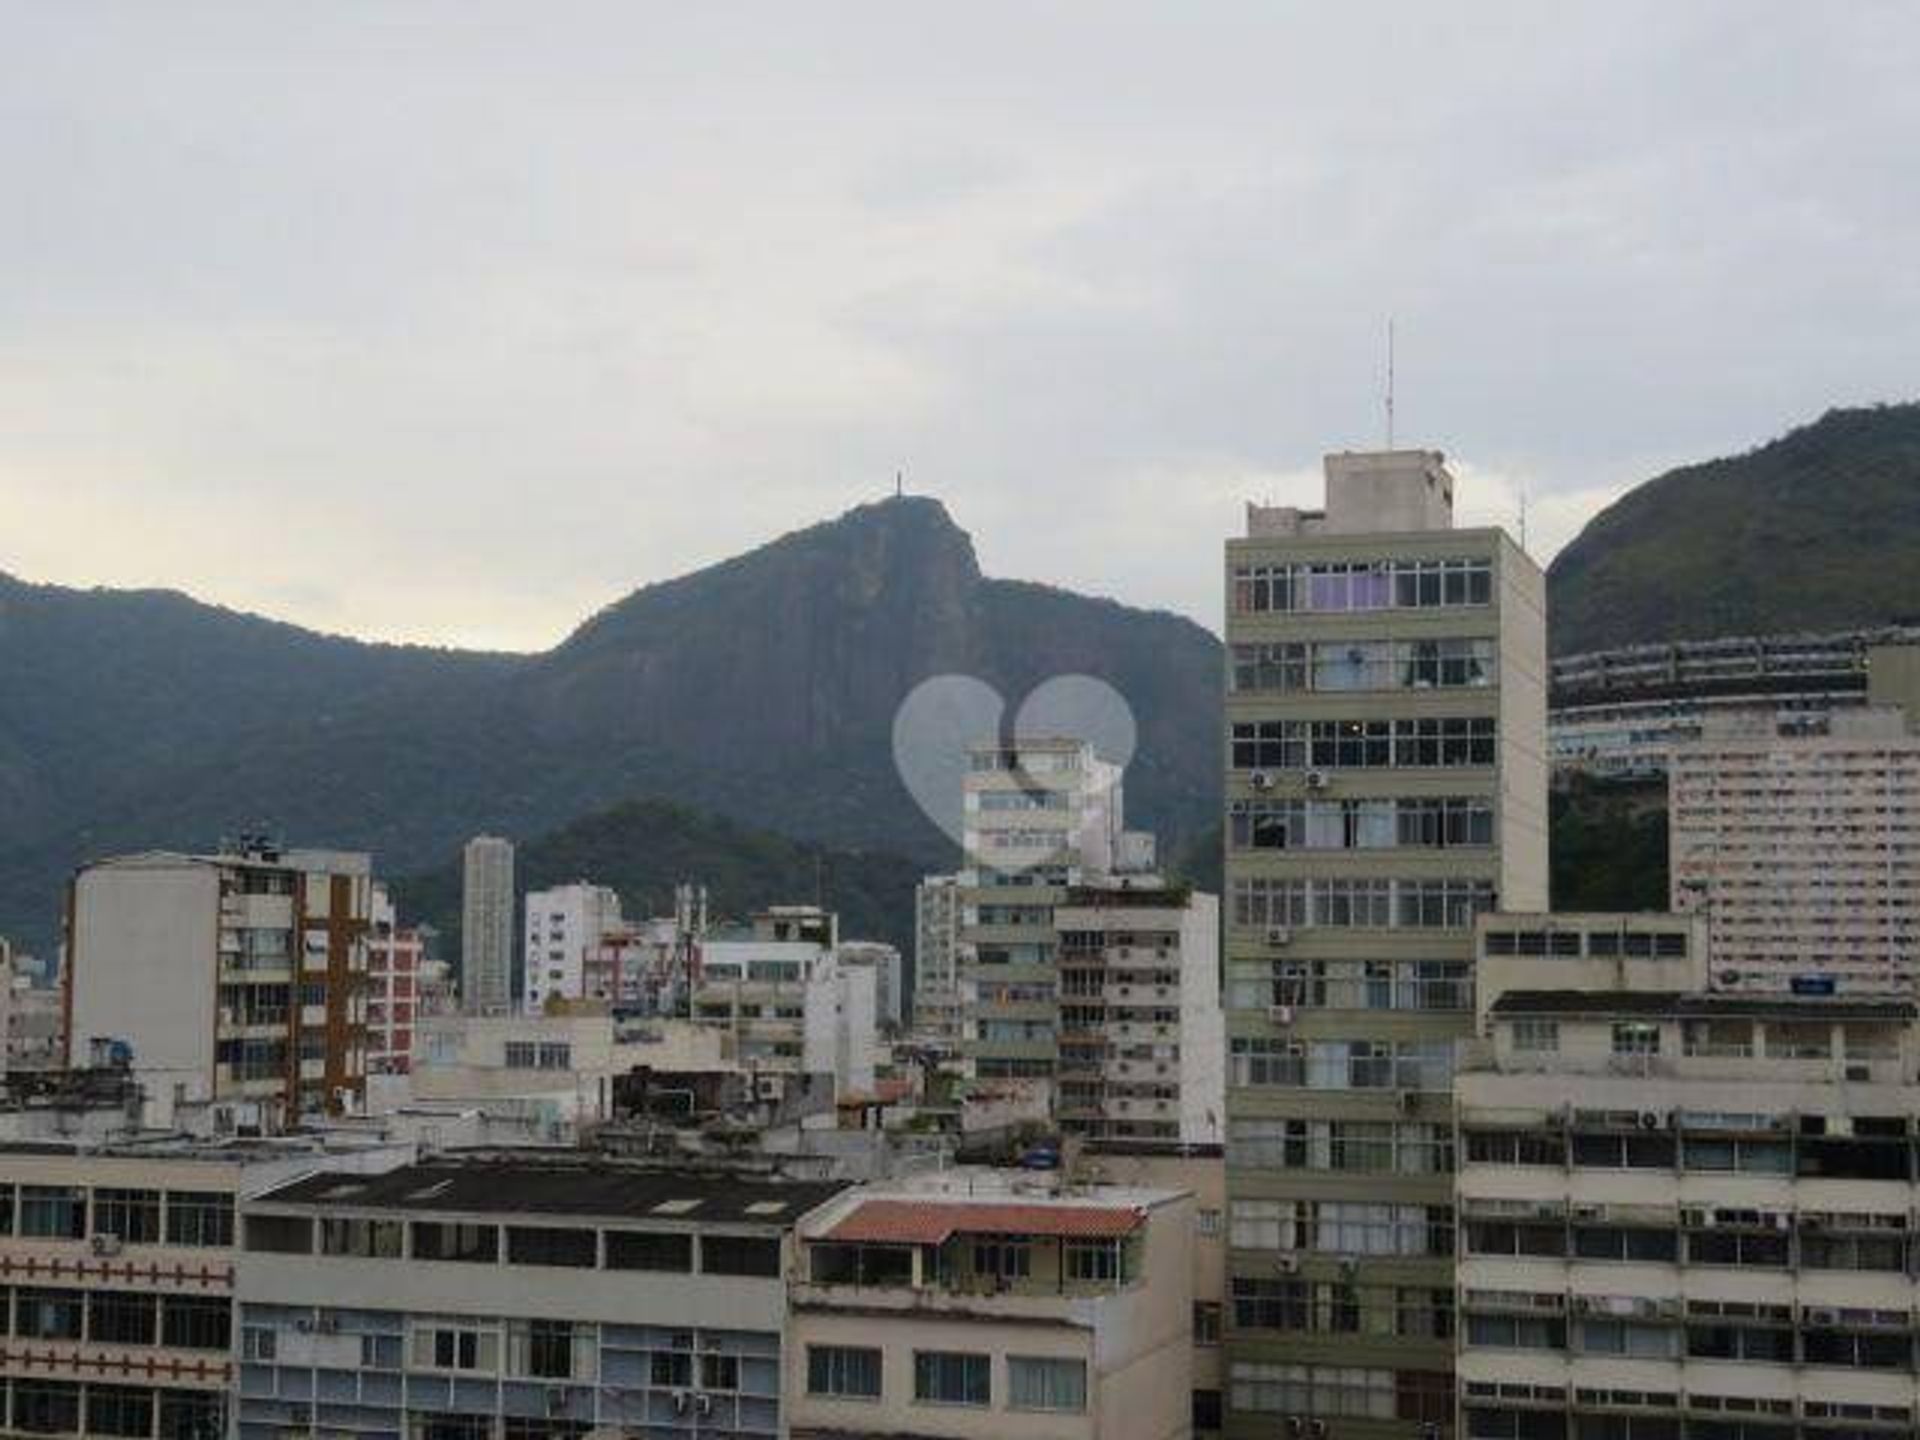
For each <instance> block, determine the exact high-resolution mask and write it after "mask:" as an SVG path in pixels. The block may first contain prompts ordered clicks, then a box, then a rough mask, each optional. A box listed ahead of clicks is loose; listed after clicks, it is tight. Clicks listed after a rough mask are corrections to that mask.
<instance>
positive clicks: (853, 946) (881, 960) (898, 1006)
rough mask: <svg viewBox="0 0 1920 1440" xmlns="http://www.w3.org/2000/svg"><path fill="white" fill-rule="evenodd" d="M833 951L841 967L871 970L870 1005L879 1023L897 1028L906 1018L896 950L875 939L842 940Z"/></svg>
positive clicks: (898, 955) (901, 979)
mask: <svg viewBox="0 0 1920 1440" xmlns="http://www.w3.org/2000/svg"><path fill="white" fill-rule="evenodd" d="M836 953H837V955H838V958H839V961H840V967H841V968H842V969H843V970H844V969H861V968H865V969H868V970H871V971H873V983H874V1006H875V1009H876V1012H877V1013H878V1015H879V1017H880V1023H881V1024H882V1025H884V1026H887V1027H889V1028H892V1029H898V1028H899V1027H900V1025H901V1024H902V1023H903V1021H904V1020H905V1018H906V1017H905V1014H904V1008H905V998H906V997H905V994H904V991H903V984H904V977H903V976H902V974H901V965H900V952H899V951H898V950H896V949H894V947H893V946H891V945H887V944H883V943H882V942H881V941H878V940H842V941H841V942H840V946H839V949H838V951H837V952H836Z"/></svg>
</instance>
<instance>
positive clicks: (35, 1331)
mask: <svg viewBox="0 0 1920 1440" xmlns="http://www.w3.org/2000/svg"><path fill="white" fill-rule="evenodd" d="M86 1318H87V1305H86V1292H85V1291H83V1290H16V1291H15V1292H14V1295H13V1333H14V1334H16V1335H18V1336H19V1337H20V1338H21V1339H23V1340H78V1339H80V1338H81V1336H82V1335H84V1334H85V1333H86Z"/></svg>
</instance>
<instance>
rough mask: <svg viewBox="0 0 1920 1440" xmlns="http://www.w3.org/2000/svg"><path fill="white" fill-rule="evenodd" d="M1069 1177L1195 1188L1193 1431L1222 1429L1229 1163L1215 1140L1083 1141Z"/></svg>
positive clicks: (1201, 1437) (1201, 1436)
mask: <svg viewBox="0 0 1920 1440" xmlns="http://www.w3.org/2000/svg"><path fill="white" fill-rule="evenodd" d="M1073 1173H1074V1177H1075V1179H1076V1180H1078V1179H1079V1178H1080V1177H1082V1176H1085V1177H1087V1178H1088V1179H1090V1180H1091V1181H1092V1182H1093V1183H1095V1184H1099V1185H1119V1186H1123V1187H1129V1188H1135V1189H1142V1190H1182V1191H1185V1192H1186V1193H1187V1194H1189V1195H1191V1196H1193V1206H1194V1209H1193V1375H1192V1377H1191V1379H1192V1384H1193V1405H1192V1411H1193V1433H1194V1437H1195V1440H1207V1437H1210V1436H1214V1435H1218V1434H1219V1433H1220V1425H1221V1417H1222V1414H1223V1412H1224V1409H1225V1406H1224V1393H1223V1391H1222V1388H1221V1387H1222V1385H1223V1383H1224V1379H1225V1372H1226V1366H1225V1361H1224V1358H1223V1352H1222V1349H1221V1339H1222V1336H1223V1333H1224V1330H1225V1303H1224V1297H1225V1295H1226V1291H1227V1226H1226V1213H1227V1167H1226V1158H1225V1153H1224V1152H1223V1151H1222V1149H1221V1148H1220V1147H1219V1146H1218V1145H1168V1144H1164V1143H1156V1142H1141V1141H1133V1140H1095V1141H1089V1142H1088V1143H1087V1144H1086V1146H1085V1147H1084V1148H1083V1149H1082V1150H1081V1152H1080V1158H1079V1161H1078V1163H1077V1164H1076V1165H1075V1167H1074V1172H1073Z"/></svg>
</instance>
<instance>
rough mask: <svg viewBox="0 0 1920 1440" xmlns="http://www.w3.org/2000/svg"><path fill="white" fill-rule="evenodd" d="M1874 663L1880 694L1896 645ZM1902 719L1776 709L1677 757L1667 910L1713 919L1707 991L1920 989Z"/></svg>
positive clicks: (1919, 863) (1911, 751)
mask: <svg viewBox="0 0 1920 1440" xmlns="http://www.w3.org/2000/svg"><path fill="white" fill-rule="evenodd" d="M1907 653H1913V652H1911V651H1909V652H1907ZM1883 655H1884V656H1885V663H1884V664H1883V665H1879V666H1876V670H1875V673H1874V674H1873V676H1872V677H1871V681H1870V683H1871V684H1873V685H1875V686H1877V685H1878V684H1879V683H1880V678H1881V675H1882V674H1883V673H1885V674H1893V673H1897V667H1896V664H1895V662H1896V661H1897V660H1898V659H1900V658H1901V656H1902V652H1900V651H1886V652H1881V651H1876V652H1875V658H1876V660H1879V659H1881V657H1882V656H1883ZM1875 698H1879V697H1878V696H1876V697H1875ZM1910 713H1913V712H1909V711H1906V710H1904V709H1902V708H1899V707H1895V706H1889V705H1874V706H1870V707H1868V708H1866V709H1861V710H1851V711H1834V712H1832V713H1831V714H1829V715H1826V716H1823V717H1820V718H1819V719H1817V720H1816V721H1810V722H1808V723H1807V724H1806V725H1805V726H1791V727H1786V728H1784V729H1783V727H1781V726H1780V725H1779V724H1778V723H1776V722H1775V721H1774V719H1773V718H1772V717H1771V716H1768V717H1764V723H1744V724H1743V723H1737V722H1724V723H1717V724H1712V723H1710V724H1709V725H1708V726H1707V727H1706V728H1705V730H1704V732H1703V733H1702V735H1701V738H1700V739H1698V740H1695V741H1691V742H1689V743H1686V744H1682V745H1678V746H1676V747H1675V748H1674V751H1673V758H1672V762H1671V769H1670V770H1669V773H1668V791H1669V800H1668V825H1669V834H1670V840H1669V854H1670V864H1669V867H1668V868H1669V872H1670V883H1671V885H1672V904H1673V908H1674V909H1676V910H1683V911H1691V912H1693V913H1696V914H1700V915H1704V916H1705V917H1706V918H1707V922H1708V928H1709V932H1710V937H1711V945H1712V983H1713V984H1714V985H1715V987H1716V988H1720V989H1727V990H1736V991H1745V992H1755V991H1778V990H1787V989H1791V988H1794V987H1796V986H1798V987H1800V988H1802V989H1805V990H1819V989H1831V990H1834V991H1837V992H1839V993H1841V994H1848V995H1853V994H1862V993H1875V992H1877V993H1881V994H1888V993H1898V994H1913V993H1915V991H1916V982H1920V904H1917V903H1916V897H1920V736H1917V735H1915V734H1914V733H1913V732H1912V727H1911V726H1910V725H1909V724H1908V723H1907V716H1908V714H1910Z"/></svg>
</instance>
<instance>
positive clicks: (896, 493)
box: [893, 470, 907, 500]
mask: <svg viewBox="0 0 1920 1440" xmlns="http://www.w3.org/2000/svg"><path fill="white" fill-rule="evenodd" d="M906 493H907V472H906V471H904V470H896V471H894V472H893V498H894V499H896V500H898V499H899V498H900V497H901V496H902V495H904V494H906Z"/></svg>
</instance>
